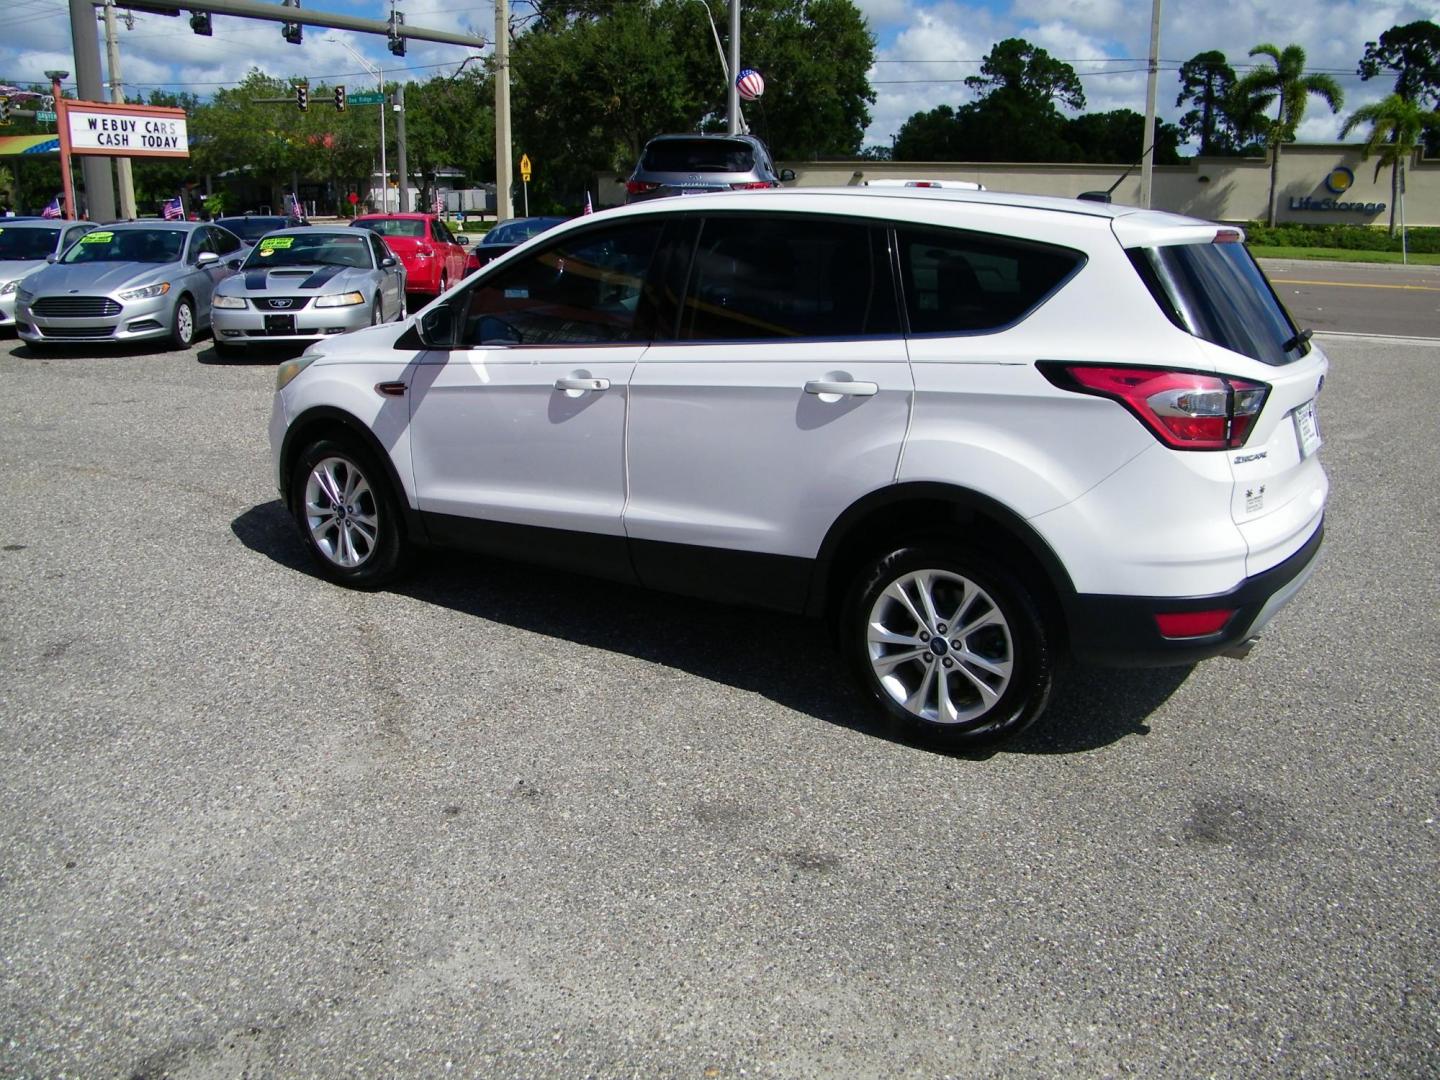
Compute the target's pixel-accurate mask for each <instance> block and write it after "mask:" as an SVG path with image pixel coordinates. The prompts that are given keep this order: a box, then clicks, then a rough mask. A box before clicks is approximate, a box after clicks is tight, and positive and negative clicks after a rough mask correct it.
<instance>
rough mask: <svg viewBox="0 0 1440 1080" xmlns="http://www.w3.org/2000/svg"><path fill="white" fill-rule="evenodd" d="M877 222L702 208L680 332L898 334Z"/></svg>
mask: <svg viewBox="0 0 1440 1080" xmlns="http://www.w3.org/2000/svg"><path fill="white" fill-rule="evenodd" d="M883 242H884V240H883V229H882V227H880V226H872V225H870V224H869V223H867V222H863V221H844V220H833V219H821V218H806V217H782V216H779V215H777V216H773V217H763V216H750V215H745V216H738V215H737V216H734V217H713V218H707V219H706V221H705V223H704V226H703V227H702V229H701V230H700V240H699V243H698V244H697V245H696V248H695V253H694V256H693V258H692V259H691V263H690V275H689V283H688V286H687V288H686V290H685V298H684V301H683V303H682V306H681V312H680V332H679V336H680V339H681V340H687V339H688V340H691V341H742V340H756V339H759V340H764V339H770V338H819V337H860V336H865V335H877V334H898V333H899V332H900V319H899V316H898V314H897V311H896V306H895V290H894V287H893V285H892V283H891V274H890V267H889V263H888V260H887V259H886V258H885V255H884V246H883Z"/></svg>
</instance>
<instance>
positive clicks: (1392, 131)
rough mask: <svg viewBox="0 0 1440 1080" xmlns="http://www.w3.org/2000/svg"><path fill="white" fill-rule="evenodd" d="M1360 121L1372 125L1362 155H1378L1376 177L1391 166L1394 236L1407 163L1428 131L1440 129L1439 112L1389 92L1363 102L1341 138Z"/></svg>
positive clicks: (1392, 230)
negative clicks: (1366, 103)
mask: <svg viewBox="0 0 1440 1080" xmlns="http://www.w3.org/2000/svg"><path fill="white" fill-rule="evenodd" d="M1361 124H1369V125H1370V135H1369V137H1368V138H1367V139H1366V140H1365V149H1364V150H1363V151H1361V157H1362V158H1363V159H1364V160H1367V161H1368V160H1369V159H1370V157H1371V156H1372V155H1374V156H1375V157H1376V159H1377V160H1376V162H1375V177H1376V179H1379V177H1380V170H1381V169H1383V168H1385V166H1387V165H1388V166H1390V235H1391V236H1394V235H1395V205H1396V203H1398V202H1399V195H1400V187H1401V185H1402V184H1403V183H1404V175H1405V164H1406V162H1408V161H1410V160H1411V159H1412V158H1413V157H1414V156H1415V151H1416V150H1417V149H1418V148H1419V146H1420V140H1421V138H1422V136H1423V135H1424V134H1425V133H1426V132H1435V131H1437V130H1440V114H1437V113H1435V112H1434V111H1432V110H1428V109H1425V108H1424V107H1423V106H1421V105H1420V103H1419V102H1417V101H1414V100H1412V99H1409V98H1405V97H1402V96H1401V95H1399V94H1390V95H1389V96H1388V97H1386V98H1385V99H1384V100H1382V101H1377V102H1376V103H1375V104H1373V105H1362V106H1361V107H1360V108H1358V109H1356V110H1355V111H1354V112H1353V113H1351V114H1350V118H1349V119H1348V120H1346V121H1345V126H1344V127H1343V128H1341V129H1340V135H1341V137H1344V136H1346V135H1349V134H1350V132H1352V131H1354V130H1355V128H1357V127H1359V126H1360V125H1361Z"/></svg>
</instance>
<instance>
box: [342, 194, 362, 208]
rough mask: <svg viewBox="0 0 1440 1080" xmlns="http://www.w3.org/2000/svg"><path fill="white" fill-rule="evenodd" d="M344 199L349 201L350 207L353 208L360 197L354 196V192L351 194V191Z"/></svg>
mask: <svg viewBox="0 0 1440 1080" xmlns="http://www.w3.org/2000/svg"><path fill="white" fill-rule="evenodd" d="M345 198H347V199H349V200H350V205H351V206H354V205H355V204H356V203H358V202H359V201H360V196H359V195H356V194H355V192H353V191H352V192H350V194H349V195H346V196H345Z"/></svg>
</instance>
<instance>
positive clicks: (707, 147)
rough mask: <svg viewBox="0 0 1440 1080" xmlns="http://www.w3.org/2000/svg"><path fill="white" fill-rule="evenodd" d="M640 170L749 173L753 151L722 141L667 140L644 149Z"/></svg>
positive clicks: (753, 158) (753, 163) (751, 166)
mask: <svg viewBox="0 0 1440 1080" xmlns="http://www.w3.org/2000/svg"><path fill="white" fill-rule="evenodd" d="M640 167H641V168H642V169H645V170H647V171H650V172H750V171H751V170H753V169H754V168H755V151H754V149H753V148H751V146H750V145H749V144H748V143H743V142H730V141H728V140H726V139H695V140H693V141H692V140H686V139H667V140H665V141H664V142H656V143H651V144H650V145H649V146H647V147H646V148H645V156H644V158H643V159H642V160H641V162H640Z"/></svg>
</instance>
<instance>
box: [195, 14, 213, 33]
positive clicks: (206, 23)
mask: <svg viewBox="0 0 1440 1080" xmlns="http://www.w3.org/2000/svg"><path fill="white" fill-rule="evenodd" d="M190 29H191V30H194V31H195V33H197V34H199V35H200V36H201V37H209V36H210V33H211V31H210V13H209V12H208V11H192V12H191V13H190Z"/></svg>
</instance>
